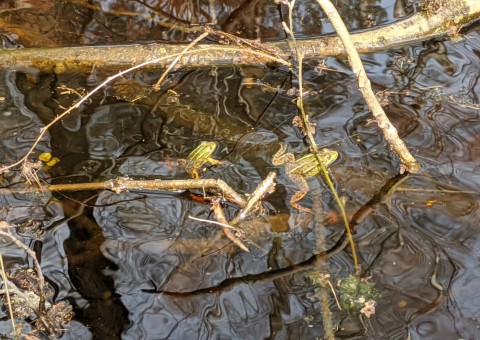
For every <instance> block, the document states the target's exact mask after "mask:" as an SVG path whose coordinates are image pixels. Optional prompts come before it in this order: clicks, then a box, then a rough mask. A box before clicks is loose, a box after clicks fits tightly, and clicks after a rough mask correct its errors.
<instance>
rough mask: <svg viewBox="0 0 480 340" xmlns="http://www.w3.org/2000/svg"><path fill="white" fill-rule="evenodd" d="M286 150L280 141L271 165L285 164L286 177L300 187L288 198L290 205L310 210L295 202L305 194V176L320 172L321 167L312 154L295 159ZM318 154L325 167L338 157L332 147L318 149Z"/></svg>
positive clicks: (306, 190)
mask: <svg viewBox="0 0 480 340" xmlns="http://www.w3.org/2000/svg"><path fill="white" fill-rule="evenodd" d="M286 150H287V145H286V144H285V143H280V149H279V150H278V151H277V153H276V154H275V155H274V156H273V159H272V163H273V165H282V164H285V172H286V173H287V176H288V178H290V179H291V180H292V181H293V182H295V183H296V184H297V185H298V186H299V187H300V190H299V191H297V192H296V193H295V194H294V195H293V196H292V198H291V199H290V204H291V205H292V207H294V208H295V209H298V210H300V211H305V212H312V210H311V209H308V208H305V207H302V206H301V205H300V204H298V203H297V202H298V201H300V200H301V199H302V198H303V197H305V195H306V194H307V193H308V190H309V187H308V183H307V181H306V178H309V177H313V176H315V175H318V174H319V173H321V171H322V168H321V166H320V164H319V163H318V160H317V158H316V157H315V155H314V154H312V153H309V154H307V155H305V156H303V157H301V158H299V159H297V160H295V156H294V155H293V154H291V153H285V151H286ZM318 156H319V157H320V159H321V160H322V162H323V164H324V165H325V167H326V168H327V167H328V166H329V165H330V164H332V163H333V162H334V161H335V160H336V159H337V158H338V152H337V151H335V150H332V149H327V148H324V149H321V150H319V151H318Z"/></svg>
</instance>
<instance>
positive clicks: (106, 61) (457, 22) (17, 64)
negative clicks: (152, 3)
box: [0, 0, 480, 73]
mask: <svg viewBox="0 0 480 340" xmlns="http://www.w3.org/2000/svg"><path fill="white" fill-rule="evenodd" d="M430 1H431V2H432V3H436V2H438V3H439V4H441V3H442V0H430ZM479 17H480V1H478V0H454V1H450V2H449V5H448V6H444V7H441V8H440V9H439V10H438V11H437V12H436V13H430V12H420V13H417V14H415V15H413V16H412V17H410V18H408V19H405V20H403V21H400V22H397V23H395V24H391V25H389V26H385V27H380V28H376V29H373V30H371V31H367V32H361V33H357V34H352V36H351V37H352V40H353V43H354V45H355V48H356V49H357V51H358V52H359V53H370V52H376V51H381V50H388V49H392V48H396V47H399V46H403V45H407V44H411V43H414V42H417V41H422V40H427V39H431V38H434V37H443V36H448V35H451V34H455V33H456V32H458V30H459V29H460V28H461V27H462V26H463V25H465V24H467V23H469V22H471V21H472V20H475V19H478V18H479ZM297 44H298V48H299V50H300V52H301V53H303V54H304V56H305V58H320V57H327V56H338V55H343V54H345V48H344V46H343V44H342V42H341V41H340V39H339V38H338V37H336V36H328V37H320V38H315V39H305V40H297ZM186 46H187V45H186V44H185V45H183V44H177V45H168V44H147V45H125V46H82V47H65V48H25V49H12V50H2V51H0V67H2V68H7V69H12V68H13V69H18V68H22V67H35V68H37V69H40V70H44V71H51V70H53V71H55V72H57V73H63V72H66V71H77V72H78V71H87V72H88V71H90V70H92V68H93V67H96V68H97V69H98V68H113V69H118V68H127V67H131V66H133V65H137V64H140V63H145V62H148V61H151V60H155V62H154V63H152V65H153V66H155V67H165V66H166V65H169V64H170V63H171V62H172V61H173V60H174V59H175V58H176V57H177V56H178V55H179V54H181V52H182V51H183V50H184V49H185V47H186ZM290 55H291V46H290V44H289V42H288V41H280V42H265V43H262V44H259V43H258V42H254V41H249V42H248V43H247V44H244V46H238V45H234V44H231V45H206V44H201V45H198V46H196V48H193V49H191V50H189V51H188V52H187V53H185V54H184V56H183V57H182V58H181V60H180V62H179V63H178V64H177V67H183V68H184V67H201V66H211V65H217V66H222V65H227V66H228V65H258V64H268V63H272V62H273V63H282V64H286V62H285V60H288V59H289V56H290Z"/></svg>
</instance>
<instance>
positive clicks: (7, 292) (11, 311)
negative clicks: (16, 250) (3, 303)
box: [0, 253, 18, 339]
mask: <svg viewBox="0 0 480 340" xmlns="http://www.w3.org/2000/svg"><path fill="white" fill-rule="evenodd" d="M0 269H1V273H2V280H3V283H4V285H5V296H6V298H7V306H8V313H9V314H10V321H11V322H12V333H13V337H14V339H18V336H17V335H16V331H15V318H14V316H13V310H12V301H11V300H10V291H9V290H8V284H7V281H8V279H7V274H6V273H5V266H4V265H3V254H2V253H0Z"/></svg>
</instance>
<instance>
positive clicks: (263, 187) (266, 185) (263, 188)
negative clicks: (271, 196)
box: [230, 171, 277, 226]
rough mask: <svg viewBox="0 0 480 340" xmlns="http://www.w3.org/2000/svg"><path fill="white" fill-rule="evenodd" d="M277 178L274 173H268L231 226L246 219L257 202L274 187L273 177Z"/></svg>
mask: <svg viewBox="0 0 480 340" xmlns="http://www.w3.org/2000/svg"><path fill="white" fill-rule="evenodd" d="M276 176H277V173H276V172H273V171H272V172H270V173H269V174H268V175H267V177H266V178H265V179H264V180H263V181H262V183H260V184H259V185H258V186H257V187H256V188H255V190H254V191H253V192H252V194H251V195H250V196H249V197H248V201H247V204H246V205H245V206H244V207H243V208H242V210H240V212H239V213H238V215H237V217H235V218H234V219H233V220H232V222H230V224H231V225H233V226H235V225H237V224H238V223H239V222H240V221H241V220H243V219H244V218H245V217H247V216H248V215H249V214H250V213H251V212H252V210H253V209H254V208H255V206H256V205H257V203H258V201H260V200H261V199H262V198H263V197H265V195H266V194H268V193H271V192H272V191H273V190H274V187H275V177H276Z"/></svg>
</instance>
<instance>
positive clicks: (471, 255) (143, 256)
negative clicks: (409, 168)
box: [0, 0, 480, 339]
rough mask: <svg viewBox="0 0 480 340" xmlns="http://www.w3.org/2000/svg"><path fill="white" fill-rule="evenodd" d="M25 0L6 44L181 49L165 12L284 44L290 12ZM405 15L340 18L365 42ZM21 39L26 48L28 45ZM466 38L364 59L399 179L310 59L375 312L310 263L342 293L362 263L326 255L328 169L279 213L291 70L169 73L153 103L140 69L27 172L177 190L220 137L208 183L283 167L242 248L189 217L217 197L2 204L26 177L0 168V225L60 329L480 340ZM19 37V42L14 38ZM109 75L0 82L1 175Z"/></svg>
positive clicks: (330, 231)
mask: <svg viewBox="0 0 480 340" xmlns="http://www.w3.org/2000/svg"><path fill="white" fill-rule="evenodd" d="M19 3H21V4H23V5H24V7H22V6H21V5H18V4H17V6H20V8H18V7H17V8H10V7H8V8H7V6H4V7H2V9H0V15H1V16H2V22H5V23H7V24H8V25H9V26H7V27H15V29H16V31H15V30H13V29H12V30H11V31H10V32H7V33H5V34H3V35H2V41H3V43H4V46H6V47H13V46H16V45H20V44H23V45H26V46H27V47H31V46H37V45H35V43H34V42H38V44H39V46H40V47H45V46H49V47H50V46H67V45H71V44H75V45H81V44H114V43H125V42H132V41H134V42H149V41H152V40H156V39H161V40H168V41H180V40H183V39H185V38H189V37H191V36H190V35H189V34H188V33H179V31H176V30H174V29H172V28H171V27H165V25H163V24H164V23H165V22H168V20H167V19H166V18H169V20H170V22H176V23H177V24H179V25H180V24H181V23H182V22H184V21H192V22H201V23H203V22H209V21H210V22H214V23H216V24H218V25H219V26H220V27H222V29H224V30H227V31H230V32H232V33H236V32H237V31H238V32H237V33H238V34H241V35H243V36H245V37H247V38H257V37H260V38H262V39H281V38H284V34H283V33H282V30H281V29H280V27H279V25H278V24H279V22H280V21H281V17H282V15H283V16H284V15H285V13H286V12H285V10H286V9H285V8H283V7H282V8H281V9H280V10H279V8H278V6H276V5H275V4H273V2H267V1H258V0H257V1H251V2H245V3H242V2H241V1H224V2H222V3H220V4H217V5H215V6H213V5H212V2H208V1H204V2H202V1H200V2H194V1H192V2H190V1H184V2H182V1H165V2H156V1H152V2H149V3H148V6H146V5H145V4H143V3H142V2H141V1H126V2H120V1H119V2H118V3H116V2H114V1H102V2H99V3H98V5H92V3H93V2H89V3H88V4H87V3H86V2H85V3H84V2H82V1H62V2H55V1H53V0H52V1H48V0H46V1H32V2H28V1H27V2H19ZM247 3H250V4H249V5H247ZM402 4H404V2H403V1H387V0H385V1H373V2H372V1H339V2H338V4H337V6H338V7H339V8H340V10H341V11H342V13H343V16H344V18H345V19H346V20H348V22H347V24H348V26H349V28H350V29H352V30H358V29H365V28H369V27H372V26H375V25H383V24H389V23H392V22H394V21H396V20H400V19H402V18H403V17H404V16H406V15H409V14H412V13H413V12H414V10H415V8H414V6H413V5H411V6H406V5H403V6H402ZM29 5H34V6H37V7H36V8H37V9H38V8H39V7H38V6H41V8H42V9H43V10H44V12H42V13H41V14H40V13H38V11H34V10H33V9H32V7H29ZM209 5H210V7H209ZM2 6H3V5H2ZM297 6H298V7H297V8H298V10H297V11H296V12H295V13H294V19H298V21H299V22H300V21H301V22H302V24H301V25H300V24H299V25H298V27H295V28H296V30H297V32H298V33H299V36H300V37H304V36H305V37H306V36H308V37H311V36H312V35H315V34H319V33H330V32H331V27H330V26H329V25H328V23H327V21H326V20H325V19H323V18H322V17H321V16H320V15H319V14H318V8H317V7H316V5H314V4H312V2H309V1H298V4H297ZM153 8H154V9H155V11H154V12H152V11H153ZM100 9H102V10H103V11H101V10H100ZM125 11H135V12H136V13H142V15H139V16H131V15H130V16H129V15H126V14H125ZM189 11H190V12H189ZM152 13H154V15H153V14H152ZM145 15H153V16H154V17H155V20H157V21H160V23H159V22H154V23H152V22H151V21H149V20H146V19H145ZM317 17H318V18H317ZM173 18H175V20H173ZM212 18H214V19H212ZM304 18H307V19H305V20H304ZM52 20H53V22H55V23H56V26H55V25H53V24H52ZM302 20H304V21H302ZM252 21H254V22H252ZM318 21H321V22H322V24H323V26H322V28H321V29H319V28H318V25H317V24H318ZM162 23H163V24H162ZM25 27H30V28H29V29H30V31H29V33H30V35H23V34H22V33H24V32H25V31H24V30H25ZM32 27H33V28H32ZM42 30H43V31H42ZM466 33H467V34H466V35H465V37H464V39H462V40H458V41H455V42H451V41H443V40H430V41H427V42H422V43H417V44H414V45H412V46H408V47H403V48H398V49H395V50H391V51H388V52H383V53H375V54H370V55H363V56H362V60H363V62H364V65H365V68H366V70H367V73H368V76H369V78H370V80H371V82H372V86H373V88H374V91H376V92H377V91H378V92H382V91H383V93H384V97H383V98H384V104H385V106H384V108H385V111H386V113H387V114H388V116H389V117H390V119H391V120H392V122H393V124H394V125H395V126H396V127H397V129H398V131H399V133H400V135H401V137H402V138H403V140H404V141H405V143H406V144H407V146H408V147H409V149H410V150H411V151H412V153H413V155H414V156H415V157H416V159H417V160H418V161H419V162H420V163H421V165H422V171H421V172H420V173H419V174H416V175H404V176H398V174H399V168H400V166H399V161H398V159H397V158H396V156H395V155H394V154H393V153H392V152H391V151H390V150H389V148H388V146H387V144H386V142H385V140H384V138H383V136H382V134H381V132H380V130H379V129H378V127H377V126H376V124H375V123H374V122H373V121H372V116H371V113H370V112H369V110H368V108H367V107H366V105H365V103H364V101H363V99H362V97H361V95H360V94H359V92H358V90H357V88H356V80H355V77H354V76H353V75H352V73H351V71H350V69H349V66H348V63H347V62H346V60H345V59H342V58H327V59H326V60H325V66H326V67H328V68H330V69H334V70H335V72H330V71H325V70H323V71H322V70H319V69H318V68H317V67H316V66H317V64H318V61H317V62H315V61H307V62H306V64H305V65H304V70H305V72H304V74H303V77H304V79H303V80H304V86H305V91H306V94H305V98H304V104H305V109H306V111H307V113H308V115H309V117H310V119H311V121H312V122H314V123H316V124H317V132H316V135H315V139H316V142H317V144H318V145H319V146H321V147H328V148H331V149H334V150H336V151H338V152H339V158H338V159H337V160H336V161H335V162H334V163H333V164H332V165H331V166H330V168H329V170H330V173H331V176H332V179H333V181H334V183H335V187H336V189H337V191H338V193H339V195H340V196H341V197H342V199H344V200H345V204H346V210H347V215H348V217H349V219H351V221H352V222H353V224H354V226H355V231H356V232H355V235H354V236H355V243H356V246H357V252H358V256H359V261H360V265H361V267H362V277H363V278H368V281H369V282H371V283H373V284H374V286H375V290H376V292H377V294H375V301H376V313H375V314H374V315H372V316H370V317H369V318H367V317H366V316H365V315H363V314H360V313H359V312H358V311H355V310H351V311H346V310H345V309H343V310H340V308H339V307H338V306H337V304H336V302H335V299H334V296H333V294H331V293H330V291H329V290H328V289H327V290H326V291H327V298H326V299H327V303H326V304H327V305H328V306H329V309H330V310H331V313H332V314H331V315H330V316H327V315H326V314H325V303H324V304H322V303H321V302H320V301H322V295H321V293H319V288H318V286H317V285H315V284H312V281H311V279H310V274H311V273H312V271H314V270H318V268H320V269H321V270H322V271H323V272H328V273H329V275H330V279H329V280H330V282H331V283H332V284H333V286H335V290H337V291H340V289H339V288H338V287H337V284H338V283H339V282H340V281H342V280H343V281H344V280H345V279H346V278H347V277H348V276H349V275H350V274H351V273H352V272H353V264H352V255H351V250H350V249H349V248H348V247H344V246H339V243H341V242H342V240H343V238H342V237H343V236H344V227H343V224H342V222H341V218H340V217H339V212H338V209H337V206H336V203H335V201H334V199H333V197H332V194H331V193H330V190H329V189H328V187H327V186H326V185H325V184H324V181H323V180H322V178H321V177H320V176H317V177H315V178H313V179H309V180H308V184H309V187H310V191H309V192H308V195H307V196H306V197H305V198H304V199H302V200H301V202H300V203H301V205H302V206H304V207H307V208H313V209H314V212H315V213H314V214H311V213H307V212H300V211H298V210H297V209H295V208H293V207H292V206H291V205H290V203H289V201H290V199H291V197H292V196H293V195H294V194H295V192H296V191H298V190H299V188H298V186H297V184H295V183H294V182H292V180H291V179H290V178H289V177H288V176H287V175H286V174H285V169H284V167H283V166H282V165H280V166H274V165H273V163H272V158H273V156H274V154H275V153H276V152H277V150H278V149H279V146H280V142H283V143H286V144H287V145H288V151H289V152H292V153H294V154H295V155H296V156H297V157H299V156H301V155H304V154H306V153H307V149H308V147H307V146H306V144H305V140H304V138H303V135H302V133H301V131H300V130H299V129H298V128H297V127H295V126H294V125H293V124H292V120H293V119H294V117H295V116H296V115H297V113H298V112H297V108H296V106H295V104H294V99H295V96H296V95H297V92H296V91H292V90H291V89H295V88H296V87H297V86H298V84H297V80H296V79H295V77H293V76H292V74H291V72H290V71H289V70H288V69H283V68H280V67H279V68H268V67H265V66H250V67H241V68H240V67H212V68H203V69H198V70H190V71H181V70H180V71H177V72H174V73H172V74H171V75H169V76H168V78H167V82H166V83H165V85H164V90H162V91H158V92H150V91H149V88H150V87H151V85H153V84H155V82H156V81H157V80H158V78H159V77H160V75H161V74H162V70H152V69H150V70H139V71H136V72H134V73H130V74H128V75H126V76H125V77H123V78H122V79H121V80H116V81H115V82H113V83H111V84H109V85H107V87H106V88H105V89H103V90H102V91H100V92H98V93H97V94H95V95H94V96H92V97H91V98H90V100H89V101H87V102H86V103H84V104H83V105H81V106H80V107H79V108H78V109H77V110H74V111H73V112H72V113H71V114H70V115H68V116H67V117H66V118H65V119H63V120H62V121H61V122H59V123H57V124H56V125H54V126H53V127H52V128H50V129H49V131H48V133H47V134H46V135H45V136H44V138H42V140H41V141H40V142H39V143H38V146H37V148H36V150H35V152H34V154H33V155H32V160H34V159H35V158H38V157H39V156H40V154H42V153H44V152H50V153H51V154H52V155H53V156H55V157H58V158H59V159H60V162H59V163H58V164H56V165H54V166H52V167H51V168H50V169H47V168H43V169H38V168H37V169H33V170H31V172H32V173H33V172H36V171H37V170H38V172H36V176H38V180H39V181H41V182H42V183H50V184H62V183H85V182H99V181H105V180H111V179H114V178H117V177H120V176H121V177H129V178H135V179H188V178H189V177H190V175H189V174H188V173H187V171H186V170H185V167H184V160H185V159H186V158H187V156H188V155H189V153H190V152H191V151H192V150H193V149H194V148H195V147H196V146H197V145H198V144H199V143H200V142H201V141H215V142H216V143H217V144H218V147H217V150H216V151H215V153H214V155H213V156H214V157H215V158H216V159H219V160H222V163H221V164H220V165H218V166H210V167H207V168H206V170H205V172H202V173H201V176H202V178H215V179H222V180H223V181H225V182H226V183H227V184H228V185H230V186H231V187H232V188H233V189H234V190H236V191H237V192H239V193H241V194H249V193H252V191H253V190H254V189H255V188H256V186H257V185H258V184H259V183H260V182H261V181H262V180H263V179H264V178H265V177H266V176H267V174H268V173H269V172H270V171H275V172H277V173H278V177H277V180H276V181H277V185H276V189H275V192H273V193H271V194H269V195H268V196H267V197H266V198H265V200H264V203H263V207H264V212H265V213H264V214H262V215H260V216H255V217H252V219H249V220H248V221H247V222H245V223H242V224H241V225H240V226H241V227H242V228H243V229H245V230H247V235H248V239H249V240H250V241H251V242H249V243H248V247H249V249H250V252H248V253H247V252H244V251H242V250H240V249H238V248H237V247H236V246H235V245H234V244H232V243H231V241H229V240H228V239H227V238H226V237H225V236H224V234H223V231H222V230H221V229H220V228H219V227H217V226H214V225H211V224H208V223H205V222H201V221H195V220H192V219H191V218H190V217H191V216H193V217H197V218H202V219H210V220H213V219H214V218H213V216H212V214H211V211H210V204H208V201H206V200H205V199H204V195H211V194H212V193H210V192H207V191H203V190H201V189H199V190H190V191H187V190H177V191H155V192H151V191H145V190H129V191H126V192H121V193H114V192H111V191H107V190H105V191H98V190H85V191H77V192H73V191H69V192H56V193H35V194H25V193H16V192H15V190H17V189H21V188H24V187H25V186H26V185H25V183H22V182H23V181H24V178H23V177H22V176H21V173H20V171H18V170H16V171H12V172H8V173H5V174H4V175H3V178H2V183H3V187H4V188H8V189H9V190H11V192H6V191H5V190H3V191H2V195H1V196H0V200H1V203H0V204H1V210H0V218H1V219H2V220H5V221H7V222H8V223H9V224H11V225H15V226H17V227H16V228H15V229H14V230H12V233H13V234H14V235H15V236H17V237H18V238H19V239H20V240H21V241H22V242H24V243H25V244H26V245H27V246H28V247H30V248H31V249H33V250H34V251H35V252H36V255H37V257H38V259H39V261H40V263H41V267H42V272H43V274H44V275H45V278H46V280H47V282H48V284H49V285H50V287H51V289H52V291H53V293H52V295H53V297H52V301H54V302H55V301H62V300H65V301H68V303H69V304H70V305H71V306H72V307H73V312H74V317H73V320H72V321H71V322H69V323H68V324H67V325H65V326H64V327H65V331H64V332H59V334H60V335H61V336H62V338H63V339H79V338H82V339H88V338H95V339H118V338H123V339H263V338H273V339H317V338H318V339H321V338H324V337H326V334H328V333H329V332H328V330H327V331H326V329H325V327H326V326H325V319H326V318H331V320H332V324H333V327H334V329H333V332H334V333H335V336H336V337H338V338H345V339H480V335H479V334H480V329H479V327H480V321H479V318H480V294H479V293H478V287H479V285H480V268H479V257H480V256H479V254H480V239H479V236H478V225H479V222H480V216H479V214H480V212H479V209H478V204H479V192H480V191H479V190H480V177H479V173H480V171H479V170H480V161H479V159H480V155H479V153H480V147H479V145H480V140H479V138H480V137H479V136H480V120H479V116H478V112H479V109H480V98H479V93H480V85H479V81H478V79H479V77H480V61H479V57H480V29H478V28H476V27H470V29H469V30H468V32H466ZM36 34H39V36H42V39H44V40H42V41H40V40H39V38H38V37H39V36H38V37H37V38H35V37H36ZM27 37H32V39H31V41H27V40H22V39H20V38H24V39H26V38H27ZM17 39H18V40H17ZM0 58H1V55H0ZM107 76H108V74H103V73H102V72H100V71H97V70H92V72H91V73H89V74H72V73H68V72H67V73H63V74H55V73H50V72H46V71H39V70H35V69H21V70H12V69H8V70H7V69H4V70H1V71H0V97H3V98H4V100H3V101H2V102H1V103H0V115H1V122H2V124H0V143H1V146H2V147H1V149H0V162H1V163H2V164H11V163H13V162H14V161H16V160H18V159H19V158H20V157H22V156H23V155H25V154H26V153H27V151H28V150H29V148H30V147H31V146H32V144H33V143H34V142H35V140H36V138H37V136H38V134H39V132H40V130H41V129H42V128H43V127H44V126H45V125H46V124H48V123H49V122H50V121H51V120H52V119H54V118H55V117H56V116H57V115H59V114H60V113H62V112H63V111H64V110H65V108H67V107H69V106H71V105H73V104H74V103H75V101H76V100H78V98H79V95H82V94H85V93H86V92H88V91H90V90H92V89H93V88H94V87H95V86H97V85H98V84H99V83H100V82H101V81H103V80H104V79H106V77H107ZM167 90H170V91H167ZM33 181H34V182H35V180H33ZM224 211H225V214H226V216H227V219H229V220H231V219H232V218H233V217H234V216H235V215H236V214H237V213H238V212H239V207H237V206H235V205H234V204H231V203H228V202H226V203H225V204H224ZM2 254H3V258H4V262H5V266H6V270H7V272H9V271H12V272H15V270H18V268H20V267H26V266H30V267H31V266H32V261H31V259H30V258H29V257H28V256H27V255H26V254H25V252H24V250H22V249H20V248H19V247H18V245H16V244H13V243H11V242H9V241H8V240H6V239H2ZM317 254H321V255H325V254H326V256H324V257H321V258H320V257H318V256H316V255H317ZM0 315H1V316H2V319H1V320H0V333H1V334H6V335H8V334H10V333H11V323H10V321H9V316H8V315H9V314H8V311H7V310H6V309H3V310H2V311H0ZM21 322H22V321H21V319H18V320H17V323H21ZM22 326H23V329H24V332H29V331H30V330H31V329H32V327H31V326H29V324H28V323H24V324H23V325H22ZM38 336H40V337H41V338H47V335H46V334H43V333H41V334H39V335H38Z"/></svg>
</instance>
